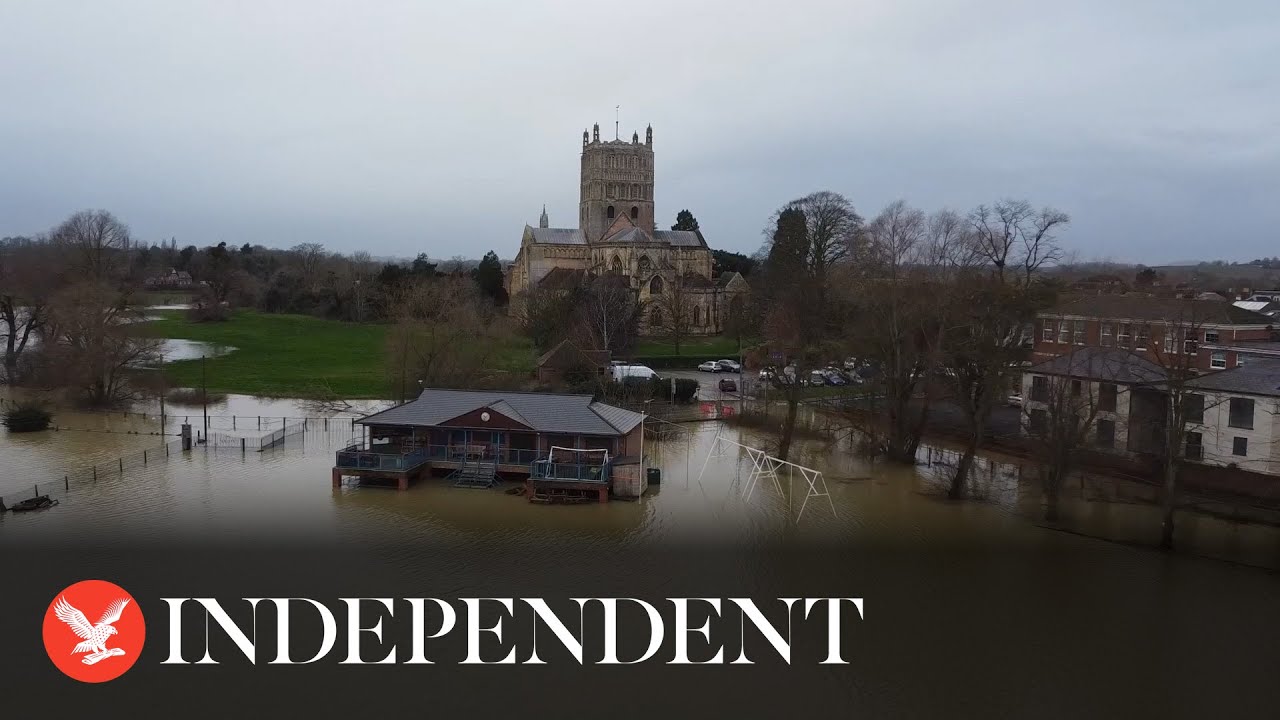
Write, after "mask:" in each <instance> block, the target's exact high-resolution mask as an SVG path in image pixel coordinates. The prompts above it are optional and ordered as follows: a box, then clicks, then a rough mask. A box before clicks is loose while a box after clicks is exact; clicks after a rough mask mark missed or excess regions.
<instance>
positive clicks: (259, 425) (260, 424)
mask: <svg viewBox="0 0 1280 720" xmlns="http://www.w3.org/2000/svg"><path fill="white" fill-rule="evenodd" d="M258 429H259V430H261V429H262V416H261V415H259V416H258Z"/></svg>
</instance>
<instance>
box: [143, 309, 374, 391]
mask: <svg viewBox="0 0 1280 720" xmlns="http://www.w3.org/2000/svg"><path fill="white" fill-rule="evenodd" d="M158 314H159V315H161V316H162V319H160V320H155V321H152V322H149V323H147V324H146V325H145V331H146V332H147V334H149V335H152V336H154V337H165V338H179V339H184V340H198V341H202V342H208V343H214V344H217V345H229V346H231V347H234V348H236V350H235V351H234V352H232V353H230V354H228V355H225V356H222V357H215V358H209V359H208V360H206V361H205V362H206V364H207V365H206V373H207V383H208V388H209V391H210V392H219V393H243V394H248V395H259V396H268V397H323V396H328V395H335V396H338V397H346V398H380V397H387V396H388V393H389V390H388V386H387V374H386V358H385V352H386V349H385V346H386V337H387V326H385V325H359V324H355V323H344V322H336V321H333V320H321V319H319V318H314V317H310V316H307V315H268V314H262V313H257V312H253V311H248V310H242V311H239V312H236V313H235V314H233V315H232V317H231V319H230V320H228V321H226V322H210V323H193V322H189V321H188V320H187V319H186V318H185V317H184V314H183V312H182V311H180V310H179V311H172V310H171V311H162V312H160V313H158ZM165 369H166V371H167V373H168V375H169V377H170V379H171V380H172V381H173V383H175V384H176V385H180V386H184V387H199V386H200V361H199V360H182V361H178V362H172V363H169V364H168V365H166V366H165Z"/></svg>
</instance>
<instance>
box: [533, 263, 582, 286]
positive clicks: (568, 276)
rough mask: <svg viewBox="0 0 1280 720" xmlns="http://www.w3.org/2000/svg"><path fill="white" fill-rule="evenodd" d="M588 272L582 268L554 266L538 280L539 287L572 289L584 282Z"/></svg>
mask: <svg viewBox="0 0 1280 720" xmlns="http://www.w3.org/2000/svg"><path fill="white" fill-rule="evenodd" d="M586 274H587V271H586V270H583V269H582V268H567V267H553V268H551V269H550V270H548V271H547V274H546V275H543V276H542V279H541V280H539V281H538V287H540V288H546V289H547V290H571V289H573V288H576V287H578V286H579V285H581V284H582V278H583V276H585V275H586Z"/></svg>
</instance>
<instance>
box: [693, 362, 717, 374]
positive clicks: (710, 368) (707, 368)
mask: <svg viewBox="0 0 1280 720" xmlns="http://www.w3.org/2000/svg"><path fill="white" fill-rule="evenodd" d="M698 369H699V370H701V371H703V372H713V373H714V372H720V364H719V363H717V362H716V361H715V360H708V361H706V362H704V363H701V364H700V365H698Z"/></svg>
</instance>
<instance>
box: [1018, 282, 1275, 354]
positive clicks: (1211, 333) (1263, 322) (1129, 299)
mask: <svg viewBox="0 0 1280 720" xmlns="http://www.w3.org/2000/svg"><path fill="white" fill-rule="evenodd" d="M1274 332H1275V324H1274V321H1273V319H1272V318H1270V317H1267V316H1266V315H1262V314H1260V313H1256V312H1253V311H1251V310H1248V309H1246V308H1242V307H1237V306H1236V305H1234V304H1232V303H1228V302H1221V301H1216V302H1215V301H1212V300H1192V299H1186V298H1165V297H1153V296H1149V295H1116V294H1104V295H1066V296H1063V297H1062V298H1061V299H1060V300H1059V302H1058V303H1057V305H1056V306H1055V307H1054V308H1053V309H1051V310H1048V311H1045V312H1042V313H1040V315H1039V317H1038V319H1037V326H1036V330H1035V350H1034V354H1033V360H1039V361H1043V360H1047V359H1049V358H1052V357H1056V356H1058V355H1063V354H1066V353H1069V352H1071V351H1073V350H1075V349H1076V348H1079V347H1114V348H1119V349H1123V350H1132V351H1134V352H1136V353H1138V354H1140V355H1143V356H1144V357H1147V358H1148V359H1151V360H1157V359H1160V358H1163V359H1164V362H1162V363H1161V364H1163V365H1166V366H1167V365H1169V364H1170V362H1171V361H1172V359H1173V358H1174V357H1175V356H1188V355H1191V356H1194V364H1195V367H1198V368H1199V369H1201V370H1204V371H1209V370H1220V369H1224V368H1227V367H1234V366H1236V365H1237V364H1240V363H1241V362H1242V360H1241V357H1242V352H1247V350H1248V348H1249V347H1250V346H1251V344H1252V343H1263V342H1268V341H1271V340H1272V339H1273V337H1272V336H1273V334H1274Z"/></svg>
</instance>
